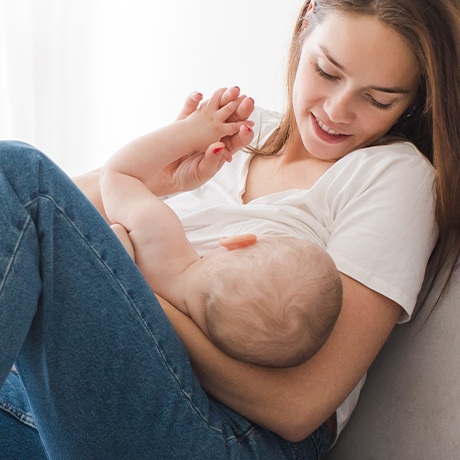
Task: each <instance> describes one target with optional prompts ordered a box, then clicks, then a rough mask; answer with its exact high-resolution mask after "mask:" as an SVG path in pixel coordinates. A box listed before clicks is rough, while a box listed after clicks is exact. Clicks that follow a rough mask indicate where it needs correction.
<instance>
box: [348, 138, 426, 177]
mask: <svg viewBox="0 0 460 460" xmlns="http://www.w3.org/2000/svg"><path fill="white" fill-rule="evenodd" d="M344 159H347V160H348V161H350V162H365V163H385V164H392V163H408V164H419V165H420V167H422V168H424V169H427V170H434V168H433V165H432V164H431V163H430V162H429V160H428V159H427V158H426V157H425V156H424V155H423V154H422V153H421V152H420V150H418V149H417V147H416V146H415V145H414V144H413V143H412V142H409V141H397V142H392V143H388V144H381V145H373V146H370V147H364V148H361V149H358V150H355V151H354V152H352V153H350V154H349V155H347V156H346V157H344Z"/></svg>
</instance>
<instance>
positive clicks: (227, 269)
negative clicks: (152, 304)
mask: <svg viewBox="0 0 460 460" xmlns="http://www.w3.org/2000/svg"><path fill="white" fill-rule="evenodd" d="M208 275H212V279H210V283H209V284H210V285H211V286H212V287H211V289H210V291H209V292H207V293H205V294H204V295H205V308H206V315H205V316H206V322H207V323H206V324H207V328H208V332H209V335H210V337H211V339H212V340H213V341H214V343H215V344H216V345H217V346H218V347H219V348H221V349H222V350H223V351H224V352H225V353H227V354H228V355H230V356H233V357H235V358H238V359H240V360H243V361H247V362H251V363H254V364H258V365H261V366H268V367H290V366H295V365H298V364H300V363H302V362H304V361H306V360H308V359H309V358H311V357H312V356H313V355H314V354H315V353H316V352H317V351H318V350H319V349H320V348H321V346H322V345H323V344H324V342H325V341H326V339H327V337H328V336H329V334H330V332H331V331H332V328H333V326H334V324H335V321H336V319H337V317H338V314H339V312H340V308H341V304H342V284H341V281H340V277H339V274H338V271H337V269H336V267H335V265H334V262H333V261H332V259H331V258H330V256H329V255H328V254H327V252H326V251H324V250H323V249H322V248H320V247H319V246H317V245H316V244H314V243H312V242H310V241H307V240H303V239H300V238H295V237H287V236H283V237H278V236H267V237H262V238H260V239H259V240H258V241H257V242H256V244H254V245H252V246H247V247H245V248H241V249H235V250H233V251H229V253H228V254H227V257H224V258H219V259H216V261H215V263H214V264H213V266H212V267H210V269H209V272H208Z"/></svg>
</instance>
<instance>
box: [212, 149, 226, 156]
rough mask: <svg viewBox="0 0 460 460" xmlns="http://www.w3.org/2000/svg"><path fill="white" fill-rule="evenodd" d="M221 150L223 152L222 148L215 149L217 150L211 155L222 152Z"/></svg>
mask: <svg viewBox="0 0 460 460" xmlns="http://www.w3.org/2000/svg"><path fill="white" fill-rule="evenodd" d="M222 150H224V148H223V147H217V148H215V149H214V152H213V153H215V154H216V155H217V154H218V153H220V152H222Z"/></svg>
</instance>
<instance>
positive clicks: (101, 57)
mask: <svg viewBox="0 0 460 460" xmlns="http://www.w3.org/2000/svg"><path fill="white" fill-rule="evenodd" d="M302 3H303V2H302V0H282V1H281V0H232V1H221V0H195V1H190V0H164V1H163V2H159V1H154V0H79V1H76V0H14V1H11V0H0V57H1V59H0V62H1V66H2V67H3V68H2V69H0V138H1V139H5V138H16V139H21V140H24V141H27V142H30V143H32V144H34V145H36V146H37V147H39V148H40V149H42V150H44V151H45V152H46V153H47V154H48V155H49V156H50V157H52V158H53V159H54V160H55V161H56V162H57V163H58V164H59V165H60V166H61V167H63V168H64V169H65V170H66V171H67V172H68V173H69V174H71V175H73V174H78V173H81V172H84V171H86V170H88V169H91V168H94V167H97V166H98V165H100V164H101V163H102V162H103V161H104V160H105V159H106V158H107V156H109V155H110V154H111V153H112V152H113V151H115V150H116V149H117V148H118V147H120V146H121V145H123V144H124V143H125V142H127V141H129V140H130V139H132V138H134V137H136V136H138V135H140V134H143V133H144V132H147V131H149V130H151V129H154V128H155V127H158V126H161V125H162V124H164V123H167V122H169V121H170V120H172V119H174V118H175V115H176V114H177V112H178V111H179V109H180V107H181V105H182V101H183V100H184V98H185V97H186V95H187V94H188V93H189V92H191V91H193V90H199V91H201V92H203V94H204V95H205V96H206V95H209V94H210V92H211V91H213V90H214V89H215V88H217V87H220V86H229V85H238V86H240V88H241V89H242V90H243V91H244V92H245V93H247V94H249V95H251V96H252V97H253V98H254V99H255V100H256V104H258V105H261V106H263V107H266V108H271V109H275V110H277V109H278V110H279V109H282V108H283V105H284V77H285V59H286V54H287V48H288V44H289V40H290V35H291V31H292V28H293V25H294V21H295V17H296V14H297V10H298V9H299V8H300V5H301V4H302Z"/></svg>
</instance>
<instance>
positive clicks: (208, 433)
mask: <svg viewBox="0 0 460 460" xmlns="http://www.w3.org/2000/svg"><path fill="white" fill-rule="evenodd" d="M0 235H1V239H0V350H1V352H0V353H1V358H0V385H3V383H4V382H5V381H6V383H5V384H4V385H3V388H2V391H1V393H0V408H1V409H2V410H0V457H1V458H8V459H19V460H22V459H24V460H25V459H27V460H37V459H40V460H41V459H47V458H49V459H59V460H62V459H65V460H72V459H75V460H86V459H88V460H89V459H99V460H100V459H117V460H121V459H129V460H133V459H192V460H193V459H199V460H204V459H213V460H216V459H217V460H218V459H227V458H229V459H258V458H260V459H266V460H270V459H301V458H305V459H317V458H321V457H322V456H323V454H324V452H325V450H326V449H327V445H328V441H329V439H328V438H329V435H328V430H327V427H326V425H323V426H322V427H320V428H319V429H318V430H317V431H316V432H315V433H314V434H313V435H311V436H310V437H308V438H307V439H305V440H304V441H302V442H300V443H290V442H288V441H285V440H283V439H282V438H280V437H279V436H277V435H275V434H274V433H272V432H270V431H268V430H265V429H263V428H260V427H259V426H257V425H254V424H253V423H251V422H250V421H248V420H247V419H245V418H244V417H242V416H241V415H239V414H237V413H235V412H234V411H232V410H231V409H229V408H228V407H225V406H224V405H222V404H220V403H219V402H218V401H215V400H214V399H212V398H210V397H209V396H208V395H207V394H206V393H205V392H204V391H203V389H202V388H201V386H200V384H199V382H198V380H197V378H196V377H195V375H194V374H193V372H192V369H191V366H190V362H189V358H188V355H187V351H186V350H185V348H184V346H183V344H182V342H181V341H180V340H179V339H178V337H177V335H176V334H175V331H174V329H173V328H172V326H171V324H170V323H169V321H168V319H167V318H166V316H165V314H164V313H163V310H162V309H161V307H160V305H159V304H158V302H157V301H156V298H155V296H154V295H153V293H152V292H151V290H150V288H149V286H148V285H147V284H146V282H145V280H144V279H143V277H142V275H141V274H140V272H139V271H138V269H137V267H136V266H135V264H134V263H133V262H132V261H131V259H130V258H129V256H128V255H127V253H126V252H125V251H124V249H123V247H122V246H121V244H120V243H119V242H118V240H117V239H116V237H115V236H114V234H113V233H112V231H111V230H110V228H109V226H108V225H107V224H106V223H105V221H104V220H103V219H102V218H101V217H100V215H99V213H98V212H97V211H96V209H95V208H94V207H93V206H92V205H91V204H90V203H89V202H88V200H87V199H86V198H85V197H84V196H83V195H82V194H81V192H80V191H79V190H78V189H77V188H76V187H75V186H74V184H73V183H72V181H71V180H70V179H69V178H68V177H67V176H66V175H65V174H64V173H62V172H61V171H60V170H59V168H57V167H56V166H55V165H54V164H53V163H52V162H51V161H50V160H49V159H47V158H46V157H45V156H44V155H42V154H41V153H40V152H38V151H36V150H35V149H34V148H32V147H30V146H27V145H25V144H22V143H15V142H0ZM13 363H15V364H16V367H17V369H18V373H19V377H18V376H16V375H15V374H10V373H9V371H10V369H11V367H12V365H13ZM6 379H7V380H6Z"/></svg>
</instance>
